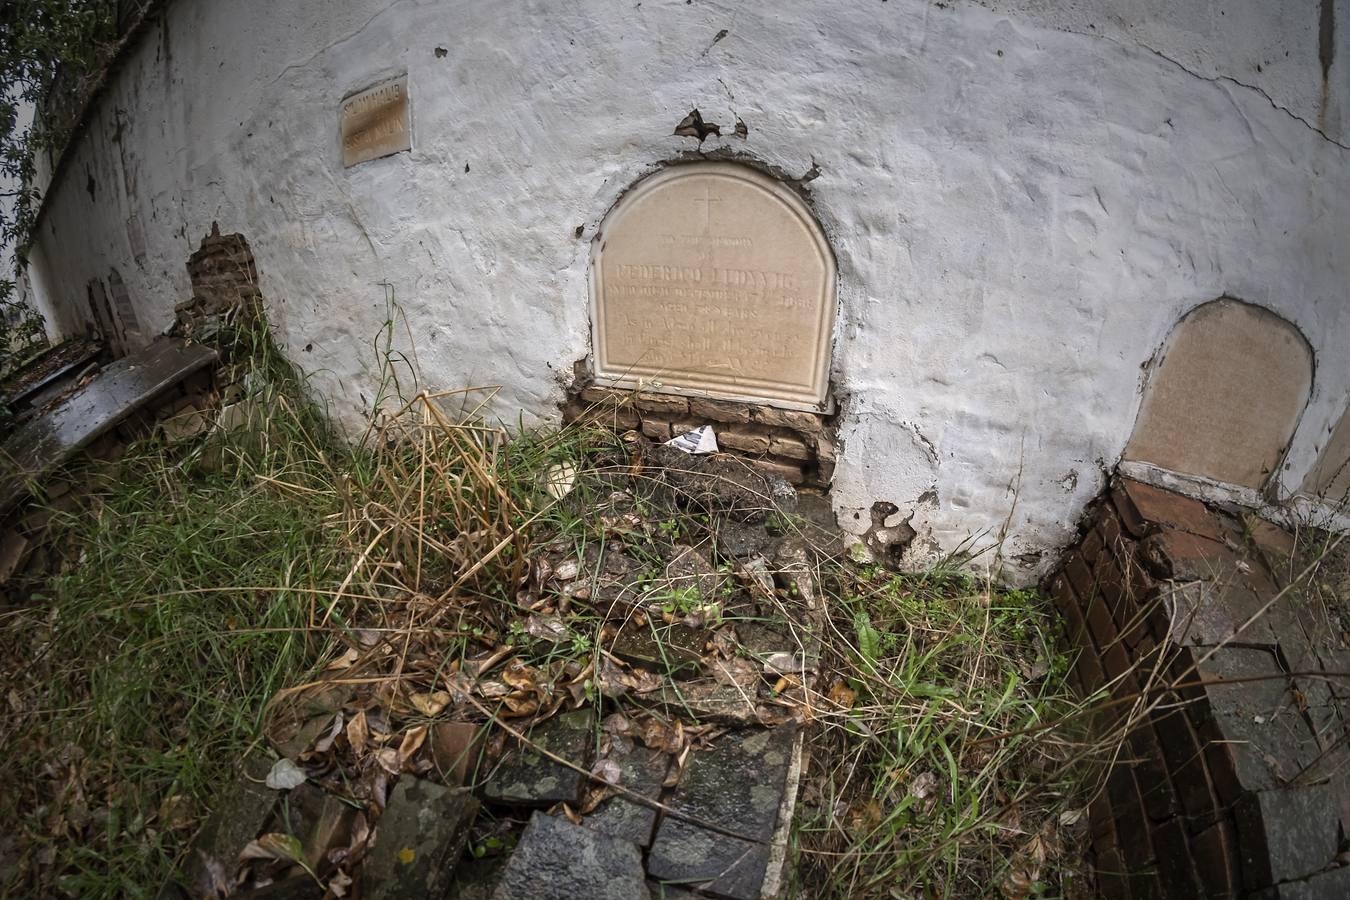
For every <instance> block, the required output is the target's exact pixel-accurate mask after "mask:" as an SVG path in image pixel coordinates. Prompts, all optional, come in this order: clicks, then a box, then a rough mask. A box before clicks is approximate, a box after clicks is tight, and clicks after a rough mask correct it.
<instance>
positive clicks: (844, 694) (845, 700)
mask: <svg viewBox="0 0 1350 900" xmlns="http://www.w3.org/2000/svg"><path fill="white" fill-rule="evenodd" d="M829 697H830V701H831V702H832V703H834V704H835V705H836V706H840V707H842V708H844V709H852V708H853V704H854V703H856V702H857V700H858V692H857V691H855V690H853V689H852V688H850V687H849V686H848V685H847V684H845V683H844V682H843V681H836V682H835V683H834V684H832V685H830V694H829Z"/></svg>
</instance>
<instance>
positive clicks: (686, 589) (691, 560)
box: [664, 546, 730, 613]
mask: <svg viewBox="0 0 1350 900" xmlns="http://www.w3.org/2000/svg"><path fill="white" fill-rule="evenodd" d="M672 549H673V552H674V555H673V556H672V557H671V560H670V562H668V563H666V584H665V586H664V587H665V591H666V592H669V593H670V594H672V595H674V596H676V597H681V598H683V599H682V600H681V601H680V602H679V603H677V604H676V605H677V607H679V608H678V609H677V612H681V613H682V612H688V611H690V609H691V608H693V607H696V606H701V605H704V604H711V603H718V602H720V601H721V600H722V598H723V590H722V589H723V588H725V587H727V585H728V582H729V581H730V579H729V578H728V577H727V576H726V574H725V573H723V572H719V571H717V567H716V566H714V565H713V564H712V563H711V562H709V561H708V558H707V557H705V556H704V555H703V554H702V553H699V552H698V551H697V550H695V549H694V548H693V547H678V546H677V547H674V548H672Z"/></svg>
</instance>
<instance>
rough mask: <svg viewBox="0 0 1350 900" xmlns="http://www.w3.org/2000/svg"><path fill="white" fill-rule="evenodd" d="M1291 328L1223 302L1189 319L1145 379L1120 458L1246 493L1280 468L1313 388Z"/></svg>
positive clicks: (1304, 346) (1308, 362) (1302, 345)
mask: <svg viewBox="0 0 1350 900" xmlns="http://www.w3.org/2000/svg"><path fill="white" fill-rule="evenodd" d="M1312 374H1313V370H1312V351H1311V349H1310V348H1309V346H1308V342H1307V341H1305V340H1304V339H1303V335H1302V334H1301V333H1299V331H1298V329H1296V328H1295V327H1294V326H1293V325H1291V324H1289V323H1288V322H1286V321H1285V320H1284V319H1282V318H1280V317H1279V316H1277V315H1275V314H1274V313H1272V312H1268V311H1267V310H1264V309H1261V308H1259V307H1256V306H1249V305H1248V304H1246V303H1241V302H1239V301H1236V300H1232V299H1229V298H1223V299H1219V300H1215V301H1212V302H1210V303H1206V304H1204V305H1202V306H1199V307H1197V308H1196V309H1193V310H1191V311H1190V312H1189V313H1187V314H1186V315H1185V316H1184V317H1183V318H1182V320H1181V321H1180V322H1179V323H1178V324H1177V326H1176V328H1175V329H1174V330H1173V332H1172V334H1171V336H1170V337H1169V338H1168V339H1167V344H1166V347H1165V349H1164V352H1163V355H1162V358H1161V360H1160V361H1159V363H1158V366H1157V370H1156V371H1155V372H1153V374H1152V375H1151V376H1150V378H1149V382H1148V387H1147V389H1146V390H1145V392H1144V401H1143V404H1142V406H1141V407H1140V410H1139V418H1138V419H1137V420H1136V422H1135V426H1134V434H1133V435H1132V436H1131V437H1130V442H1129V445H1128V446H1127V447H1126V448H1125V458H1126V459H1130V460H1138V461H1141V462H1147V463H1152V464H1153V465H1156V466H1161V467H1162V468H1164V469H1170V470H1171V471H1173V472H1181V473H1184V474H1187V475H1200V476H1203V477H1205V478H1211V479H1213V480H1215V481H1222V482H1226V483H1228V484H1236V485H1241V486H1243V487H1249V488H1260V487H1263V486H1264V485H1265V483H1266V481H1267V479H1268V478H1270V476H1271V474H1272V473H1273V472H1274V471H1275V470H1276V469H1277V468H1278V466H1279V464H1280V460H1281V459H1282V458H1283V456H1284V451H1285V448H1286V447H1288V446H1289V440H1290V438H1291V437H1292V436H1293V433H1294V427H1295V426H1296V425H1297V424H1298V419H1299V416H1300V415H1302V413H1303V407H1304V405H1306V404H1307V402H1308V393H1309V391H1310V390H1311V387H1312Z"/></svg>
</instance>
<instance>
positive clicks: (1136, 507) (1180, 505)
mask: <svg viewBox="0 0 1350 900" xmlns="http://www.w3.org/2000/svg"><path fill="white" fill-rule="evenodd" d="M1116 488H1117V490H1118V492H1119V493H1118V494H1116V493H1114V492H1113V496H1115V497H1116V504H1117V507H1119V506H1120V505H1121V499H1122V498H1121V496H1120V495H1123V499H1124V500H1125V502H1126V504H1127V505H1128V506H1130V507H1131V514H1133V515H1136V516H1138V517H1139V518H1140V519H1143V520H1144V521H1146V522H1149V523H1152V524H1156V525H1161V526H1162V527H1164V528H1175V529H1177V530H1179V531H1189V532H1191V533H1192V534H1199V535H1204V536H1205V537H1208V538H1210V539H1212V540H1216V541H1222V540H1223V537H1224V528H1223V523H1222V522H1221V521H1220V519H1219V518H1218V517H1217V516H1216V515H1215V514H1214V513H1212V512H1210V510H1209V508H1208V507H1207V506H1205V504H1203V503H1201V502H1200V501H1199V500H1196V499H1195V498H1193V497H1186V496H1183V495H1182V494H1178V493H1176V492H1174V491H1169V490H1165V489H1164V488H1159V487H1154V486H1153V485H1151V484H1144V483H1143V482H1141V481H1134V480H1132V479H1129V478H1122V479H1121V480H1120V481H1119V483H1118V484H1117V485H1116Z"/></svg>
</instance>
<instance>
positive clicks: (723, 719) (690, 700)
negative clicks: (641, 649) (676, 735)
mask: <svg viewBox="0 0 1350 900" xmlns="http://www.w3.org/2000/svg"><path fill="white" fill-rule="evenodd" d="M759 681H760V679H759V676H758V674H756V675H755V676H754V678H753V680H752V679H750V678H746V679H745V680H744V682H738V681H736V680H735V679H734V678H731V677H723V678H721V679H719V678H717V677H709V678H697V679H694V680H692V681H681V682H679V683H676V682H673V681H666V680H663V681H662V682H661V685H660V688H659V689H658V690H656V691H654V692H652V693H651V694H650V695H642V696H637V697H635V698H634V699H636V700H638V701H640V702H643V703H646V704H648V705H659V706H661V707H663V708H664V709H665V710H666V711H667V712H668V713H670V714H672V715H676V716H678V717H680V718H692V719H693V720H694V721H695V722H700V723H702V722H718V723H721V724H724V725H750V724H753V723H756V722H758V721H759V712H758V703H759V695H758V690H759Z"/></svg>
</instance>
